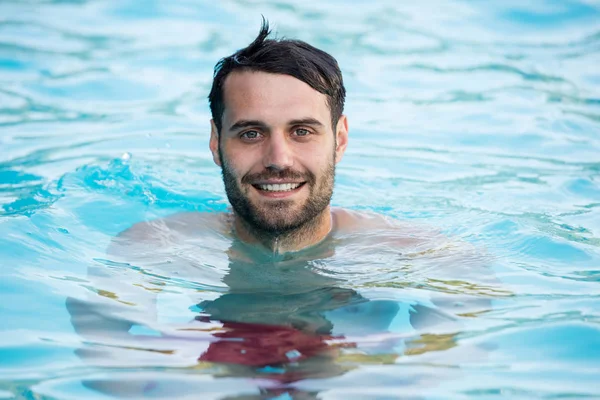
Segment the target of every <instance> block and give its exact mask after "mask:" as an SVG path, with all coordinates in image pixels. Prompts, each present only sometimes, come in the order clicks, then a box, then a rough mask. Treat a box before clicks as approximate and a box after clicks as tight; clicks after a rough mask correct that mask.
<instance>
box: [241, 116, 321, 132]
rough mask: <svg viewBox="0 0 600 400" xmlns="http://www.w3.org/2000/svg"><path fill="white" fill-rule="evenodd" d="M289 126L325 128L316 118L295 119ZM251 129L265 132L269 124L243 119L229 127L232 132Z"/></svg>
mask: <svg viewBox="0 0 600 400" xmlns="http://www.w3.org/2000/svg"><path fill="white" fill-rule="evenodd" d="M288 125H290V126H294V125H312V126H316V127H323V126H324V125H323V124H322V123H321V121H319V120H318V119H315V118H311V117H307V118H300V119H293V120H291V121H290V122H288ZM250 127H256V128H261V129H264V130H268V128H269V127H268V126H267V124H265V123H264V122H262V121H259V120H254V119H253V120H249V119H242V120H239V121H237V122H236V123H235V124H233V125H231V126H230V127H229V130H230V131H235V130H239V129H244V128H250Z"/></svg>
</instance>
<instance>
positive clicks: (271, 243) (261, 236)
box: [234, 206, 332, 254]
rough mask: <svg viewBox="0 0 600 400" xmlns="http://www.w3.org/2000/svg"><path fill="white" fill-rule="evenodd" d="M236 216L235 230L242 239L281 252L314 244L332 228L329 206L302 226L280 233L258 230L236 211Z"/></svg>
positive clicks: (296, 249)
mask: <svg viewBox="0 0 600 400" xmlns="http://www.w3.org/2000/svg"><path fill="white" fill-rule="evenodd" d="M234 218H235V219H234V226H235V231H236V234H237V236H238V238H239V239H240V240H242V241H243V242H246V243H256V244H260V245H262V246H264V247H265V248H266V249H267V250H269V251H272V252H274V253H279V254H282V253H288V252H293V251H299V250H302V249H304V248H306V247H310V246H314V245H315V244H317V243H319V242H321V241H322V240H323V239H325V237H327V235H328V234H329V232H330V231H331V228H332V217H331V209H330V207H329V206H327V208H325V210H323V212H322V213H321V214H319V215H318V216H317V217H315V218H314V219H312V220H311V221H309V222H307V223H306V224H304V225H303V226H301V227H300V228H298V229H296V230H293V231H290V232H285V233H280V234H274V233H272V232H264V231H260V230H256V229H255V228H253V227H252V226H249V225H248V223H246V221H245V220H243V219H242V218H240V217H239V216H238V215H237V214H235V213H234Z"/></svg>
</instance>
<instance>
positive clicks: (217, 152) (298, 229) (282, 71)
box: [209, 23, 348, 252]
mask: <svg viewBox="0 0 600 400" xmlns="http://www.w3.org/2000/svg"><path fill="white" fill-rule="evenodd" d="M268 35H269V30H268V25H267V24H266V23H265V24H263V26H262V29H261V31H260V33H259V35H258V37H257V38H256V39H255V40H254V41H253V42H252V43H251V44H250V45H249V46H248V47H246V48H244V49H242V50H239V51H237V52H236V53H234V54H233V55H231V56H229V57H226V58H224V59H222V60H221V61H220V62H219V63H218V64H217V66H216V68H215V77H214V81H213V86H212V90H211V92H210V96H209V100H210V109H211V112H212V121H211V138H210V149H211V151H212V154H213V157H214V160H215V163H217V165H219V166H220V167H221V170H222V173H223V181H224V184H225V190H226V193H227V197H228V199H229V202H230V203H231V205H232V207H233V229H234V231H235V233H236V235H237V236H238V238H239V239H241V240H243V241H245V242H252V243H259V244H260V245H262V246H264V247H266V248H268V249H270V250H273V251H276V252H288V251H297V250H300V249H302V248H306V247H310V246H312V245H315V244H316V243H318V242H320V241H322V240H323V239H325V237H327V235H328V234H329V233H330V232H331V230H332V229H333V227H334V225H335V223H338V224H339V223H340V222H342V221H340V220H341V219H342V218H341V215H342V213H341V212H337V213H336V212H333V213H332V211H331V209H330V205H329V203H330V200H331V195H332V193H333V183H334V174H335V165H336V164H337V163H338V162H340V161H341V159H342V156H343V155H344V152H345V150H346V146H347V145H348V121H347V118H346V116H345V115H343V114H342V112H343V108H344V99H345V94H346V92H345V89H344V84H343V80H342V74H341V71H340V69H339V67H338V64H337V62H336V61H335V59H334V58H333V57H331V56H330V55H329V54H327V53H325V52H323V51H321V50H318V49H316V48H314V47H312V46H311V45H309V44H307V43H304V42H300V41H295V40H281V41H277V40H272V39H267V36H268ZM338 228H339V226H338Z"/></svg>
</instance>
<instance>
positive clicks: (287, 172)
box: [242, 169, 316, 185]
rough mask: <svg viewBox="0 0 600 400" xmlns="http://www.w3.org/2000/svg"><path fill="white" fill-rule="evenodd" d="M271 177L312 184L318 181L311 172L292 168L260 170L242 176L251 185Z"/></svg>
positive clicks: (243, 181) (244, 181)
mask: <svg viewBox="0 0 600 400" xmlns="http://www.w3.org/2000/svg"><path fill="white" fill-rule="evenodd" d="M269 179H281V180H293V181H300V180H301V181H306V182H307V183H309V184H312V183H314V182H315V181H316V178H315V176H314V175H313V174H312V173H310V172H306V173H301V172H298V171H294V170H291V169H282V170H280V171H274V170H265V171H262V172H258V173H255V174H248V175H244V177H243V178H242V183H245V184H248V185H251V184H253V183H254V182H256V181H266V180H269Z"/></svg>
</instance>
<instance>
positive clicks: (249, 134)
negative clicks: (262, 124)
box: [240, 131, 261, 140]
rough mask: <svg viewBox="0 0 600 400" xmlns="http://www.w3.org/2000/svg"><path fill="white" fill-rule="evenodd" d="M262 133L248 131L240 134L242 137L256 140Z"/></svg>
mask: <svg viewBox="0 0 600 400" xmlns="http://www.w3.org/2000/svg"><path fill="white" fill-rule="evenodd" d="M260 136H261V134H260V133H259V132H258V131H246V132H244V133H242V134H241V135H240V137H241V138H242V139H247V140H256V139H259V138H260Z"/></svg>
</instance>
